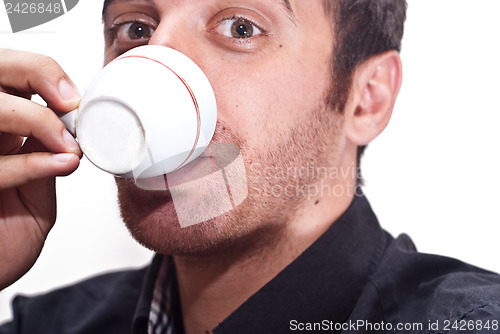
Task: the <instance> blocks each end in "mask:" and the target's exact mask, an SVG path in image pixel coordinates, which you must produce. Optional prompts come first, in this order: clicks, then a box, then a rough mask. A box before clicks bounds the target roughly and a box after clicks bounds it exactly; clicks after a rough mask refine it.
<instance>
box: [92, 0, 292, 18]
mask: <svg viewBox="0 0 500 334" xmlns="http://www.w3.org/2000/svg"><path fill="white" fill-rule="evenodd" d="M132 1H137V0H104V5H103V6H102V19H103V21H104V15H105V14H106V9H107V8H108V7H109V5H111V4H112V3H115V2H132ZM141 1H142V2H145V3H147V4H150V5H154V1H153V0H141ZM286 1H288V0H286Z"/></svg>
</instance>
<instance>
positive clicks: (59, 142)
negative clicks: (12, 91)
mask: <svg viewBox="0 0 500 334" xmlns="http://www.w3.org/2000/svg"><path fill="white" fill-rule="evenodd" d="M0 120H1V121H0V131H1V132H6V133H10V134H15V135H19V136H24V137H31V136H33V137H35V138H37V139H38V140H40V142H42V143H43V144H44V146H45V147H46V148H47V149H48V150H50V151H52V152H56V153H61V152H71V153H75V154H77V155H81V150H80V147H79V145H78V143H77V142H76V141H75V139H74V138H73V137H72V136H71V134H69V132H68V131H67V130H66V127H65V126H64V124H63V123H62V122H61V120H60V119H59V118H58V117H57V116H56V115H55V114H54V112H53V111H52V110H50V109H49V108H46V107H43V106H41V105H39V104H37V103H34V102H31V101H29V100H26V99H23V98H20V97H17V96H13V95H8V94H5V93H0ZM0 140H1V138H0Z"/></svg>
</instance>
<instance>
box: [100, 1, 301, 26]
mask: <svg viewBox="0 0 500 334" xmlns="http://www.w3.org/2000/svg"><path fill="white" fill-rule="evenodd" d="M130 1H134V0H104V5H103V8H102V17H103V19H104V14H105V13H106V9H107V8H108V6H109V5H110V4H112V3H114V2H130ZM142 1H144V2H147V3H150V4H154V1H153V0H142ZM280 3H281V4H282V5H283V7H285V9H286V11H287V13H288V16H289V17H290V19H291V20H292V21H293V20H294V18H295V13H294V12H293V8H292V5H291V4H290V0H280Z"/></svg>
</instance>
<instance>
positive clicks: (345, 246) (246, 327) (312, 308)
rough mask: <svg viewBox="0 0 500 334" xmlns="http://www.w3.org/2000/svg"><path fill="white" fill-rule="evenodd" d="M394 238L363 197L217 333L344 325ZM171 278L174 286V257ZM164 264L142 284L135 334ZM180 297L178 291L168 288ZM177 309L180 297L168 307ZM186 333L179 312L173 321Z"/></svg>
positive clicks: (144, 321)
mask: <svg viewBox="0 0 500 334" xmlns="http://www.w3.org/2000/svg"><path fill="white" fill-rule="evenodd" d="M389 238H390V236H389V235H388V234H387V233H386V232H384V231H383V230H382V229H381V227H380V225H379V223H378V221H377V218H376V216H375V214H374V213H373V211H372V209H371V207H370V204H369V203H368V200H367V199H366V198H365V196H364V195H360V196H356V197H355V198H354V199H353V201H352V203H351V205H350V206H349V208H348V209H347V211H346V212H345V213H344V214H343V215H342V216H341V217H340V218H339V219H338V220H337V221H336V222H335V223H334V224H333V225H332V227H331V228H330V229H328V231H327V232H325V234H323V235H322V236H321V237H320V238H319V239H318V240H317V241H316V242H315V243H314V244H313V245H312V246H311V247H309V248H308V249H307V250H306V251H304V253H302V254H301V255H300V256H299V257H298V258H297V259H295V261H293V262H292V263H291V264H290V265H289V266H287V267H286V268H285V269H284V270H283V271H282V272H281V273H279V274H278V275H277V276H276V277H275V278H274V279H272V280H271V281H270V282H269V283H268V284H266V285H265V286H264V287H263V288H262V289H260V290H259V291H258V292H257V293H256V294H254V295H253V296H252V297H250V298H249V299H248V300H247V301H246V302H245V303H243V305H241V306H240V307H239V308H238V309H237V310H235V311H234V312H233V313H232V314H231V315H230V316H229V317H228V318H226V319H225V320H224V321H223V322H222V323H221V324H219V326H217V327H216V328H215V329H214V330H213V333H214V334H218V333H241V334H244V333H280V332H287V330H288V329H289V328H290V327H289V326H290V321H292V320H296V321H297V322H307V323H310V322H321V321H323V320H325V319H327V320H329V321H333V322H334V323H341V322H343V321H344V320H345V319H347V317H348V316H349V314H350V313H351V311H352V310H353V308H354V305H355V304H356V301H357V300H358V297H359V295H360V294H361V292H362V289H363V288H364V286H365V284H366V283H367V281H368V278H369V276H370V275H371V273H372V272H373V271H374V268H375V267H376V265H377V264H378V263H379V261H380V259H381V257H382V254H383V252H384V250H385V248H386V245H387V243H388V241H389ZM166 259H167V260H166V261H165V262H164V264H163V265H168V268H169V270H168V274H169V275H168V276H169V277H172V279H173V280H174V281H175V277H174V276H175V268H174V266H173V265H172V264H173V261H172V259H171V257H167V258H166ZM163 261H164V258H163V256H160V255H157V256H156V257H155V258H154V260H153V263H152V264H151V266H150V267H149V270H148V272H147V274H146V277H145V279H144V282H143V287H142V294H141V297H140V300H139V303H138V305H137V309H136V313H135V317H134V331H133V333H147V328H148V321H149V314H150V310H151V303H152V295H153V291H154V286H155V281H156V278H157V276H158V273H159V272H160V267H161V266H162V262H163ZM170 286H171V287H173V289H174V290H175V291H174V293H176V292H177V291H176V289H177V286H176V284H175V282H174V284H172V285H170ZM170 302H171V304H170V307H171V309H173V310H175V309H176V308H179V307H180V305H179V302H178V295H177V296H176V298H174V299H173V300H171V301H170ZM172 320H173V321H175V322H176V323H177V325H176V326H174V327H175V328H176V329H177V330H180V332H182V321H181V319H180V312H178V313H177V314H174V315H172Z"/></svg>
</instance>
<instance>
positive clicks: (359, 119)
mask: <svg viewBox="0 0 500 334" xmlns="http://www.w3.org/2000/svg"><path fill="white" fill-rule="evenodd" d="M402 72H403V70H402V66H401V59H400V57H399V54H398V52H396V51H387V52H385V53H382V54H380V55H377V56H373V57H372V58H370V59H368V60H367V61H366V62H365V63H363V64H362V65H360V66H359V67H358V68H357V69H356V71H355V72H354V77H353V82H352V86H351V94H350V98H349V101H348V103H347V105H346V108H345V123H344V125H345V131H346V136H347V138H348V139H349V140H350V141H351V142H352V143H354V144H355V145H358V146H361V145H367V144H368V143H369V142H370V141H372V140H373V139H375V137H377V136H378V135H379V134H380V133H381V132H382V131H383V130H384V129H385V127H386V126H387V124H388V123H389V120H390V118H391V115H392V109H393V108H394V104H395V102H396V97H397V95H398V93H399V89H400V87H401V81H402V76H403V73H402Z"/></svg>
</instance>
